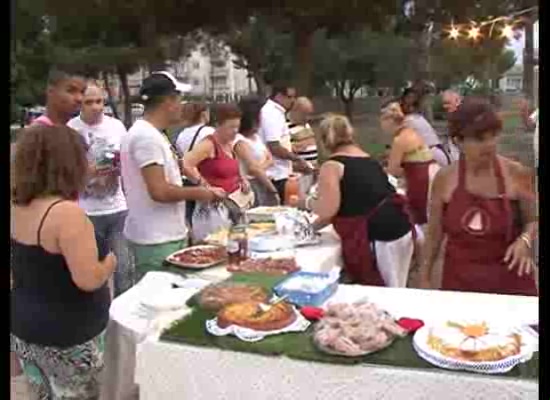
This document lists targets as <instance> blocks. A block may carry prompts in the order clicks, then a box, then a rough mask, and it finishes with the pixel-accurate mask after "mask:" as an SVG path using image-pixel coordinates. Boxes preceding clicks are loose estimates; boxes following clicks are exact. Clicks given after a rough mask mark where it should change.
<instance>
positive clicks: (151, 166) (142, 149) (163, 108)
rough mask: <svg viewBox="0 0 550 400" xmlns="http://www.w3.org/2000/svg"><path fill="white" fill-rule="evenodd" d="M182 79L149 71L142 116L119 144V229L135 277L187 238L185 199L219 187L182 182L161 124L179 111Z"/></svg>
mask: <svg viewBox="0 0 550 400" xmlns="http://www.w3.org/2000/svg"><path fill="white" fill-rule="evenodd" d="M187 90H188V87H187V85H185V84H182V83H181V82H178V81H177V80H176V79H175V78H174V77H173V76H172V75H171V74H170V73H168V72H164V71H162V72H154V73H153V74H151V75H150V76H149V77H147V78H146V79H145V80H144V81H143V84H142V87H141V89H140V97H141V100H142V102H143V104H144V106H145V112H144V117H143V119H141V120H138V121H136V122H135V123H134V125H133V126H132V127H131V128H130V130H129V131H128V135H126V137H125V138H124V139H123V141H122V146H121V162H122V179H123V182H124V188H125V190H126V199H127V203H128V217H127V218H126V224H125V227H124V234H125V236H126V238H127V239H128V241H129V242H130V247H131V249H132V251H133V253H134V256H135V263H136V274H137V279H136V280H139V279H140V278H141V277H143V275H145V273H147V272H149V271H153V270H162V268H163V267H162V264H163V261H164V259H165V258H166V257H167V256H168V255H170V254H171V253H173V252H175V251H177V250H180V249H182V248H183V247H185V246H186V244H187V233H188V231H187V226H186V219H185V200H199V201H212V200H214V199H216V198H222V197H224V196H225V193H224V192H223V190H221V189H214V188H206V187H183V186H182V177H181V173H180V168H179V165H178V163H179V160H178V157H177V154H176V152H175V151H174V148H173V146H172V145H171V143H170V141H169V140H168V138H167V137H166V135H164V134H163V132H162V131H163V130H165V129H167V128H168V127H170V126H172V125H174V124H175V123H177V122H178V121H179V120H180V117H181V107H182V105H181V93H182V92H185V91H187Z"/></svg>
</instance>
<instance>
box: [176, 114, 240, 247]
mask: <svg viewBox="0 0 550 400" xmlns="http://www.w3.org/2000/svg"><path fill="white" fill-rule="evenodd" d="M240 120H241V112H240V111H239V109H238V108H237V107H235V106H233V105H228V104H225V105H220V106H219V107H218V108H217V110H216V121H217V125H216V131H215V132H214V133H213V134H212V135H209V136H207V137H206V138H204V139H203V140H202V141H201V142H200V143H199V144H198V145H196V146H195V147H194V148H193V150H191V151H190V152H189V153H187V154H186V155H185V157H184V161H183V164H184V169H185V175H186V176H187V177H188V178H189V179H190V180H191V181H192V182H194V183H196V184H198V185H204V186H210V187H218V188H222V189H223V190H224V191H225V192H226V193H228V194H229V196H230V197H231V194H232V193H235V192H237V191H239V190H242V192H244V193H249V192H250V185H249V183H248V181H247V180H246V179H245V178H244V177H242V176H241V173H240V170H239V160H238V159H237V158H236V155H235V152H234V146H235V139H236V136H237V133H238V132H239V126H240ZM229 224H230V220H229V210H228V209H227V208H226V206H225V205H224V204H222V203H197V207H196V208H195V211H194V213H193V223H192V226H193V238H194V239H195V240H202V239H204V238H205V237H206V236H208V235H209V234H211V233H214V232H215V231H217V230H219V229H221V228H224V227H227V226H229Z"/></svg>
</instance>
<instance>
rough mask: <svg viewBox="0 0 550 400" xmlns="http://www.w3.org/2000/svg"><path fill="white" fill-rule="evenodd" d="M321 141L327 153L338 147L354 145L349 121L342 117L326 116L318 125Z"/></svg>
mask: <svg viewBox="0 0 550 400" xmlns="http://www.w3.org/2000/svg"><path fill="white" fill-rule="evenodd" d="M319 129H320V132H321V140H322V141H323V145H324V146H325V147H326V148H327V150H329V151H333V150H335V149H336V148H338V147H339V146H343V145H346V144H353V143H355V142H354V140H353V127H352V126H351V123H350V122H349V119H348V118H347V117H345V116H343V115H338V114H331V115H327V116H326V117H325V118H324V119H323V120H322V121H321V124H320V125H319Z"/></svg>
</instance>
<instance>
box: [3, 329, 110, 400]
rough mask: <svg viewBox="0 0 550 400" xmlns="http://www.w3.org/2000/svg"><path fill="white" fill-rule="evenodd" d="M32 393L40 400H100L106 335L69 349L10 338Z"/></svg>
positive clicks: (12, 348)
mask: <svg viewBox="0 0 550 400" xmlns="http://www.w3.org/2000/svg"><path fill="white" fill-rule="evenodd" d="M10 339H11V343H10V344H11V351H13V352H15V353H16V354H17V357H18V358H19V362H20V364H21V368H22V369H23V373H24V374H25V376H26V378H27V380H28V382H29V386H30V390H31V392H32V393H33V395H34V396H35V397H32V398H37V399H40V400H77V399H78V400H92V399H98V398H99V374H100V373H101V371H102V369H103V353H104V348H105V346H104V334H100V335H98V336H96V337H95V338H93V339H92V340H90V341H88V342H86V343H83V344H79V345H76V346H72V347H67V348H58V347H48V346H41V345H37V344H32V343H27V342H25V341H23V340H21V339H19V338H17V337H16V336H14V335H11V338H10Z"/></svg>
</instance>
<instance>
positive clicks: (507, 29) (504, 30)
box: [500, 25, 514, 39]
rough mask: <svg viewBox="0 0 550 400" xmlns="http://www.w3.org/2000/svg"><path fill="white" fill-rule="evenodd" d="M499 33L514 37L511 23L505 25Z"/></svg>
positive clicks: (506, 36)
mask: <svg viewBox="0 0 550 400" xmlns="http://www.w3.org/2000/svg"><path fill="white" fill-rule="evenodd" d="M500 34H501V36H502V37H503V38H506V39H512V38H513V37H514V28H513V27H512V25H505V26H504V28H502V30H501V31H500Z"/></svg>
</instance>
